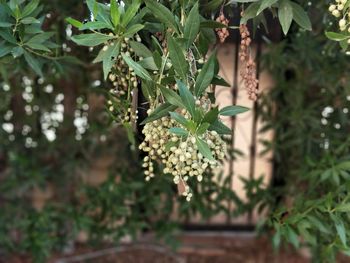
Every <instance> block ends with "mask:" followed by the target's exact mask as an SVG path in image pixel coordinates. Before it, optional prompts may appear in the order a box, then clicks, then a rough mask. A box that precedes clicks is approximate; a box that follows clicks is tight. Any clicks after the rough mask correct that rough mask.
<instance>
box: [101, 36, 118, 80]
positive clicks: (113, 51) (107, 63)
mask: <svg viewBox="0 0 350 263" xmlns="http://www.w3.org/2000/svg"><path fill="white" fill-rule="evenodd" d="M119 50H120V42H117V43H113V45H109V46H108V48H107V50H106V52H105V53H104V57H103V60H102V67H103V77H104V79H105V80H106V79H107V77H108V74H109V72H110V71H111V68H112V66H113V64H114V61H115V59H116V58H117V57H118V55H119Z"/></svg>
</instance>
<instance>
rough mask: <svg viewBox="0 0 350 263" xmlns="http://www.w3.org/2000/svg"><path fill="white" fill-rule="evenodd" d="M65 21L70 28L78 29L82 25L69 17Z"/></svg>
mask: <svg viewBox="0 0 350 263" xmlns="http://www.w3.org/2000/svg"><path fill="white" fill-rule="evenodd" d="M66 21H67V22H68V23H69V24H71V25H72V26H74V27H76V28H80V27H81V26H82V25H83V23H82V22H80V21H78V20H76V19H74V18H71V17H67V18H66Z"/></svg>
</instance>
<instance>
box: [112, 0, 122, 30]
mask: <svg viewBox="0 0 350 263" xmlns="http://www.w3.org/2000/svg"><path fill="white" fill-rule="evenodd" d="M110 7H111V19H112V23H113V25H114V26H117V25H119V22H120V12H119V8H118V6H117V1H116V0H111V1H110Z"/></svg>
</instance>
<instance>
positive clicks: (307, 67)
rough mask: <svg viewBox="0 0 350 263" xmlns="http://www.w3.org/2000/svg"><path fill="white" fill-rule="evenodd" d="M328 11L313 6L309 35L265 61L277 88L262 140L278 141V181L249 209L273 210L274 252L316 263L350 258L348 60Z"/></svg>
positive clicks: (271, 51) (266, 106)
mask: <svg viewBox="0 0 350 263" xmlns="http://www.w3.org/2000/svg"><path fill="white" fill-rule="evenodd" d="M326 4H327V3H323V2H322V3H320V2H319V1H312V2H310V3H309V6H310V7H309V12H310V13H311V14H312V18H313V26H314V28H313V32H312V33H308V32H304V31H303V30H300V29H298V28H292V32H290V34H289V35H288V37H287V38H286V39H284V40H283V41H282V42H280V43H278V44H270V46H269V48H268V51H267V52H266V54H265V55H264V57H263V60H262V63H263V68H264V69H266V70H268V71H269V72H270V73H271V75H272V76H273V78H274V80H275V85H274V87H273V88H272V89H271V90H269V91H268V92H266V93H265V94H264V96H263V97H262V99H261V101H260V103H259V108H260V109H259V114H260V117H261V119H262V120H263V121H264V122H265V125H264V127H263V128H262V129H261V132H264V131H266V130H271V129H272V130H273V131H274V134H275V138H274V140H273V141H264V142H263V143H264V144H265V146H266V149H267V150H268V149H269V150H272V151H273V152H274V158H273V168H274V177H273V181H272V184H271V187H270V188H269V189H267V190H263V189H261V188H260V187H259V186H258V187H257V189H256V190H255V192H254V193H253V198H250V199H251V200H253V201H254V200H255V201H256V202H255V204H254V203H252V204H250V206H253V207H254V206H255V205H257V206H258V207H259V208H260V209H263V208H265V209H266V208H267V209H268V211H269V216H268V217H267V219H266V220H265V222H261V225H260V227H261V226H265V227H266V229H270V230H271V229H273V230H274V231H273V239H272V240H273V243H274V245H275V247H278V246H279V245H280V244H281V242H282V241H287V242H289V243H291V244H293V245H294V246H295V247H296V248H299V247H308V248H310V249H311V252H312V254H313V261H314V262H334V261H335V259H336V256H337V255H338V253H339V252H343V253H344V254H347V255H349V252H350V250H349V239H350V236H349V231H347V230H348V229H349V227H350V218H349V212H350V204H349V198H350V192H349V184H350V181H349V175H350V173H349V172H350V152H349V149H350V148H349V146H350V145H349V143H350V141H349V137H348V133H349V128H350V118H349V107H350V96H349V94H350V93H349V91H350V79H349V76H348V74H347V71H348V70H349V63H348V61H349V58H348V57H347V56H346V55H345V53H344V52H341V51H340V49H339V47H338V46H337V45H336V44H335V43H332V42H331V41H329V40H327V39H326V37H325V36H324V34H323V33H322V32H324V30H325V27H326V26H325V25H327V24H328V23H327V21H328V17H327V14H326V12H325V10H326V8H327V6H326ZM249 184H252V182H248V185H249Z"/></svg>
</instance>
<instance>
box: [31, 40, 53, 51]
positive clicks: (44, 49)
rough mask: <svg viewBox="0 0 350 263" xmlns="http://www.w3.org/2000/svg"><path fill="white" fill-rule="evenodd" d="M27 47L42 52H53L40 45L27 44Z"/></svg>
mask: <svg viewBox="0 0 350 263" xmlns="http://www.w3.org/2000/svg"><path fill="white" fill-rule="evenodd" d="M25 45H26V46H28V47H30V48H32V49H36V50H42V51H46V52H51V50H50V49H48V48H47V47H46V46H45V45H43V44H39V43H30V42H29V43H25Z"/></svg>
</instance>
